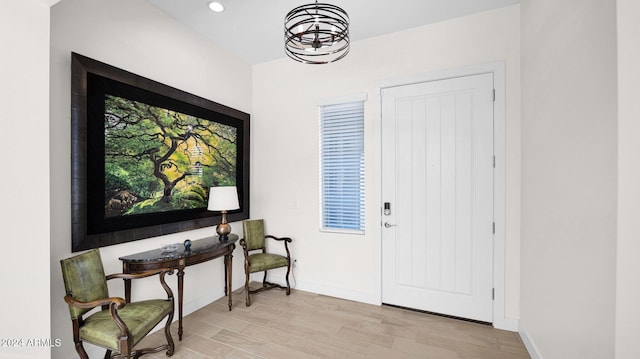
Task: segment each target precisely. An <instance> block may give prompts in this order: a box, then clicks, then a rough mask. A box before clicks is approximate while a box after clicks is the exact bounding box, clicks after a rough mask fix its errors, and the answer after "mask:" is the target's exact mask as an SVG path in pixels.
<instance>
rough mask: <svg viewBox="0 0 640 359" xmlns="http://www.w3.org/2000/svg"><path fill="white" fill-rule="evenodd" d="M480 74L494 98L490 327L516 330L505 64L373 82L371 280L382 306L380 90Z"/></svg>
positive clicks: (463, 68) (484, 65)
mask: <svg viewBox="0 0 640 359" xmlns="http://www.w3.org/2000/svg"><path fill="white" fill-rule="evenodd" d="M483 73H493V76H494V88H495V91H496V99H495V103H494V127H493V138H494V154H495V156H496V166H495V169H494V192H493V199H494V218H495V222H496V232H495V235H494V247H493V283H494V290H495V298H494V301H493V326H494V327H495V328H498V329H504V330H510V331H517V330H518V323H517V320H514V319H512V318H508V317H507V316H506V315H505V314H506V313H505V259H506V258H505V255H506V252H505V244H506V235H505V230H506V182H505V181H506V169H505V161H506V151H505V146H506V131H505V130H506V83H505V64H504V62H502V61H500V62H493V63H487V64H481V65H472V66H467V67H462V68H456V69H449V70H442V71H435V72H428V73H425V74H417V75H410V76H403V77H396V78H391V79H385V80H380V81H376V82H374V86H375V91H376V92H375V93H377V95H378V96H372V99H371V100H373V104H372V109H373V114H372V115H373V116H372V118H375V119H376V121H374V124H373V135H374V138H375V140H374V144H375V145H376V146H378V151H377V152H376V157H377V158H375V159H372V160H373V161H375V162H374V163H375V166H372V167H373V168H375V173H374V174H373V175H374V178H375V184H374V193H375V203H374V207H375V208H376V213H377V218H376V223H379V224H380V225H377V226H375V228H376V233H375V234H374V236H373V238H375V240H376V241H377V243H376V246H375V251H376V252H375V255H376V260H375V263H374V265H375V266H376V268H375V269H376V271H375V277H376V278H375V281H376V283H377V292H378V293H377V297H378V302H379V304H382V228H381V227H382V173H381V165H382V154H381V153H380V151H381V148H382V133H381V126H382V101H381V89H383V88H387V87H394V86H402V85H409V84H414V83H419V82H427V81H436V80H444V79H450V78H456V77H463V76H469V75H477V74H483Z"/></svg>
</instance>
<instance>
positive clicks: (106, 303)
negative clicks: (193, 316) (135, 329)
mask: <svg viewBox="0 0 640 359" xmlns="http://www.w3.org/2000/svg"><path fill="white" fill-rule="evenodd" d="M167 273H169V274H173V269H158V270H152V271H147V272H142V273H136V274H126V273H116V274H110V275H107V276H106V280H107V281H108V280H111V279H140V278H145V277H150V276H153V275H156V274H159V277H160V284H161V285H162V288H163V289H164V290H165V292H166V293H167V300H169V301H171V308H173V307H174V299H173V291H172V290H171V288H170V287H169V286H168V285H167V283H166V281H165V278H164V277H165V275H166V274H167ZM64 301H65V302H67V304H69V305H71V306H73V307H76V308H80V309H93V308H97V307H101V308H102V310H107V309H108V310H109V314H110V316H111V319H112V320H113V321H114V323H115V324H116V326H117V327H118V329H120V337H119V340H118V346H119V349H118V353H117V354H112V351H111V349H109V348H106V349H107V352H106V353H105V355H104V357H105V359H106V358H138V357H140V356H142V355H144V354H148V353H156V352H159V351H162V350H167V352H166V355H167V356H172V355H173V352H174V350H175V344H174V343H173V338H172V337H171V322H172V321H173V309H172V310H171V312H170V313H169V314H168V315H167V321H166V324H165V326H164V334H165V337H166V338H167V344H163V345H160V346H158V347H156V348H143V349H138V350H135V351H134V350H133V336H132V335H131V333H130V331H129V328H127V325H126V323H125V322H124V321H123V320H122V318H120V316H119V315H118V309H122V308H123V307H124V306H125V305H126V302H125V300H124V299H123V298H120V297H111V298H103V299H98V300H95V301H92V302H83V301H79V300H76V299H74V298H73V295H72V293H67V295H65V296H64ZM72 324H73V341H74V343H75V348H76V351H77V352H78V355H80V357H81V358H82V359H88V358H89V356H88V355H87V352H86V351H85V349H84V346H83V345H82V339H81V338H80V327H81V326H82V324H83V318H82V316H80V317H79V318H76V319H72Z"/></svg>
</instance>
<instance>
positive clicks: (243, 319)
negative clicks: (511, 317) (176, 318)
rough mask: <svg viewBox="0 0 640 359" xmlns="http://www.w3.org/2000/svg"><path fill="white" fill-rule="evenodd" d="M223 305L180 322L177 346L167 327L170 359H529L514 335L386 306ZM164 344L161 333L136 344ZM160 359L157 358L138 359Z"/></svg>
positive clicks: (301, 300)
mask: <svg viewBox="0 0 640 359" xmlns="http://www.w3.org/2000/svg"><path fill="white" fill-rule="evenodd" d="M251 298H252V304H251V306H250V307H246V306H245V303H244V293H243V292H242V291H241V290H238V291H236V292H234V293H233V310H232V311H229V310H228V307H227V301H226V298H221V299H220V300H217V301H216V302H214V303H211V304H210V305H208V306H206V307H204V308H202V309H199V310H198V311H196V312H194V313H191V314H190V315H188V316H186V317H184V319H183V320H184V321H183V326H184V334H183V340H182V341H178V334H177V326H178V325H177V323H174V324H173V325H172V330H173V333H174V334H173V337H174V341H175V343H176V351H175V353H174V355H173V358H177V359H178V358H231V359H236V358H247V359H248V358H253V359H255V358H269V359H271V358H273V359H290V358H291V359H306V358H336V359H352V358H353V359H360V358H380V359H396V358H399V359H403V358H433V359H441V358H442V359H472V358H473V359H485V358H486V359H511V358H513V359H520V358H529V355H528V354H527V351H526V349H525V348H524V345H523V344H522V341H521V340H520V337H519V336H518V334H517V333H512V332H507V331H502V330H497V329H493V328H492V327H490V326H487V325H483V324H476V323H470V322H466V321H461V320H457V319H449V318H444V317H440V316H434V315H429V314H424V313H419V312H414V311H409V310H405V309H400V308H394V307H388V306H375V305H369V304H362V303H356V302H352V301H348V300H342V299H336V298H331V297H327V296H323V295H318V294H313V293H308V292H303V291H299V290H292V292H291V295H290V296H286V295H285V293H284V291H281V290H278V289H273V290H270V291H266V292H261V293H258V294H255V295H253V296H252V297H251ZM162 339H164V334H163V333H162V331H158V332H156V333H154V334H152V335H151V336H150V337H148V338H146V339H144V341H145V342H146V343H145V342H143V343H141V344H142V345H145V344H151V343H149V342H150V341H151V342H154V343H156V342H159V341H161V340H162ZM144 357H145V358H157V359H160V358H166V356H165V355H164V352H161V353H155V354H151V355H147V356H144Z"/></svg>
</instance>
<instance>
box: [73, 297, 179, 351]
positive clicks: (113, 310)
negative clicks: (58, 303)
mask: <svg viewBox="0 0 640 359" xmlns="http://www.w3.org/2000/svg"><path fill="white" fill-rule="evenodd" d="M64 301H65V302H67V304H69V305H71V306H74V307H77V308H81V309H93V308H97V307H99V306H102V308H103V310H104V309H106V308H108V309H109V315H110V316H111V319H112V320H113V322H114V323H115V325H116V326H117V327H118V329H119V330H120V340H128V338H130V337H131V334H130V333H129V328H128V327H127V325H126V324H125V322H124V321H123V320H122V318H120V316H119V315H118V309H121V308H122V307H124V306H125V304H126V302H125V301H124V299H122V298H119V297H111V298H104V299H98V300H94V301H92V302H83V301H80V300H76V299H73V297H71V295H69V294H67V295H65V296H64ZM172 301H173V298H172ZM74 325H76V324H74Z"/></svg>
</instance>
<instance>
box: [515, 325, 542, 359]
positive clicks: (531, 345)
mask: <svg viewBox="0 0 640 359" xmlns="http://www.w3.org/2000/svg"><path fill="white" fill-rule="evenodd" d="M518 332H519V333H520V338H521V339H522V342H523V343H524V347H525V348H527V352H529V356H530V357H531V359H543V358H542V355H541V354H540V351H539V350H538V347H536V344H535V342H534V341H533V339H532V338H531V337H530V336H529V333H528V332H527V330H526V329H525V328H524V327H523V326H522V324H520V330H519V331H518Z"/></svg>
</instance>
